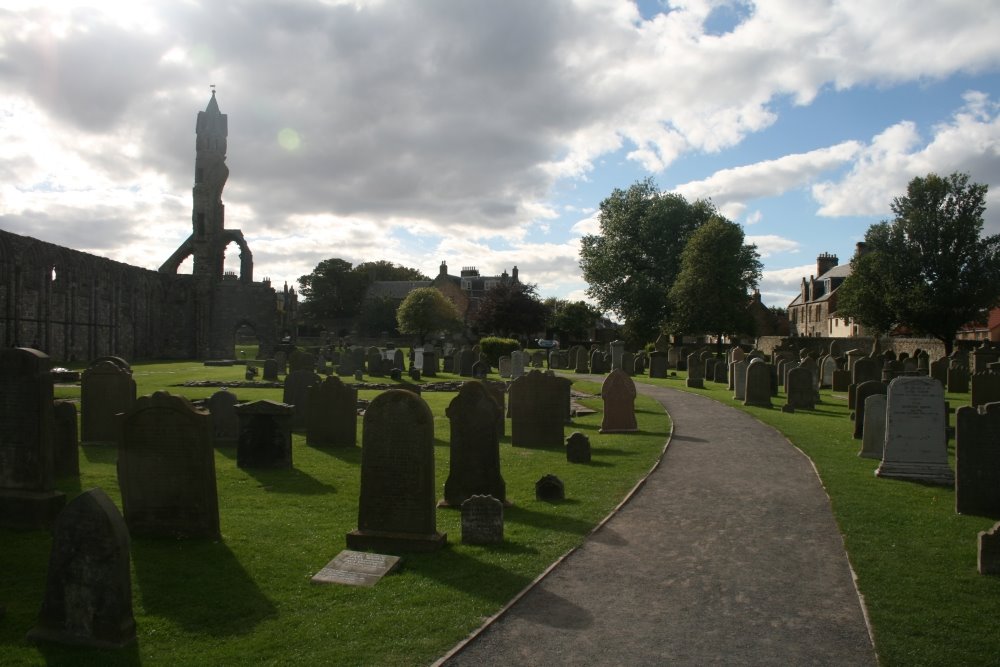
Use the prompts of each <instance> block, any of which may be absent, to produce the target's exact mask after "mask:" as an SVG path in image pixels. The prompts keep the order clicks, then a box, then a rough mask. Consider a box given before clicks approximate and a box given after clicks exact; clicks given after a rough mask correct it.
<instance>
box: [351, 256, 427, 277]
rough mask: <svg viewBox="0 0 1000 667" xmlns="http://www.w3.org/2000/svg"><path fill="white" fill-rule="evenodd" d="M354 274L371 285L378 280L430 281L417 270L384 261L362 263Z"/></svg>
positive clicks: (354, 269)
mask: <svg viewBox="0 0 1000 667" xmlns="http://www.w3.org/2000/svg"><path fill="white" fill-rule="evenodd" d="M351 270H352V271H354V273H357V274H359V275H362V276H364V277H365V278H366V279H367V280H368V282H369V283H372V282H374V281H376V280H430V278H428V277H427V276H425V275H424V274H423V273H421V272H420V271H419V270H417V269H411V268H410V267H408V266H402V265H400V264H394V263H393V262H388V261H386V260H384V259H379V260H376V261H374V262H361V263H360V264H358V265H357V266H355V267H354V268H353V269H351Z"/></svg>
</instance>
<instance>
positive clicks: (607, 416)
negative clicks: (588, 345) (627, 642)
mask: <svg viewBox="0 0 1000 667" xmlns="http://www.w3.org/2000/svg"><path fill="white" fill-rule="evenodd" d="M635 396H636V391H635V382H633V381H632V378H630V377H629V376H628V375H627V374H626V373H625V371H623V370H622V369H620V368H617V369H615V370H613V371H611V373H609V374H608V377H606V378H604V384H603V385H601V398H602V399H604V418H603V419H602V421H601V430H600V432H601V433H629V432H633V431H638V430H639V427H638V425H637V423H636V419H635Z"/></svg>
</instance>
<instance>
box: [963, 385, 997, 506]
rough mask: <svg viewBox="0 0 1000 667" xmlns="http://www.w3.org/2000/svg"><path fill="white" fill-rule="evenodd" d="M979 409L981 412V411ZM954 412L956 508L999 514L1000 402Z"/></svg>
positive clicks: (965, 407) (964, 407) (966, 407)
mask: <svg viewBox="0 0 1000 667" xmlns="http://www.w3.org/2000/svg"><path fill="white" fill-rule="evenodd" d="M980 409H981V410H982V412H980ZM980 409H977V408H974V407H971V406H963V407H961V408H959V409H958V410H957V411H956V413H955V511H956V512H958V513H959V514H976V515H981V516H992V517H996V516H1000V403H989V404H987V405H985V406H983V408H980Z"/></svg>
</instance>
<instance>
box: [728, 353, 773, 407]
mask: <svg viewBox="0 0 1000 667" xmlns="http://www.w3.org/2000/svg"><path fill="white" fill-rule="evenodd" d="M749 367H750V364H748V363H747V362H746V361H745V360H741V361H736V362H733V369H732V378H733V400H735V401H743V400H746V392H747V372H748V369H749ZM768 402H770V401H768Z"/></svg>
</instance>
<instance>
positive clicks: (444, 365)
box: [441, 351, 455, 373]
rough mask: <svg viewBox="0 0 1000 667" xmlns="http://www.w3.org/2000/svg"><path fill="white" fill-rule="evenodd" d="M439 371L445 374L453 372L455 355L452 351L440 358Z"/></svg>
mask: <svg viewBox="0 0 1000 667" xmlns="http://www.w3.org/2000/svg"><path fill="white" fill-rule="evenodd" d="M441 370H442V371H444V372H445V373H454V372H455V353H454V352H453V351H452V352H445V353H444V354H443V355H442V356H441Z"/></svg>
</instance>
